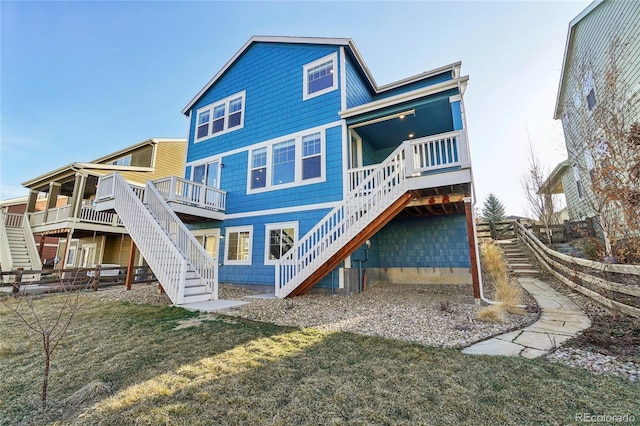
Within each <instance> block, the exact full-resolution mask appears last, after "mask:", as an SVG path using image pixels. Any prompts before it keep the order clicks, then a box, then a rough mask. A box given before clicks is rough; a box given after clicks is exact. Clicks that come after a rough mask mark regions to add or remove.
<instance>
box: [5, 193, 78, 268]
mask: <svg viewBox="0 0 640 426" xmlns="http://www.w3.org/2000/svg"><path fill="white" fill-rule="evenodd" d="M42 195H44V194H42ZM66 203H67V200H66V197H60V199H59V200H58V205H57V206H56V207H61V206H63V205H65V204H66ZM45 208H46V198H44V197H41V198H39V199H38V200H37V201H36V206H35V211H42V210H44V209H45ZM0 210H2V212H3V214H4V225H5V226H22V221H23V219H24V214H25V212H26V211H27V197H20V198H13V199H9V200H4V201H0ZM35 245H36V247H37V251H38V257H39V258H40V262H41V263H42V264H43V265H44V266H52V262H53V259H54V258H55V256H56V254H57V250H58V238H57V237H51V236H39V235H38V236H35ZM0 264H1V261H0ZM9 269H11V268H9ZM37 269H39V268H37Z"/></svg>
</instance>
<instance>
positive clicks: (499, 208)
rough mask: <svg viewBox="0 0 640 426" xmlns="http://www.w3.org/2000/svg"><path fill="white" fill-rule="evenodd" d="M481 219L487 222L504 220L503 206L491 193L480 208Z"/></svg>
mask: <svg viewBox="0 0 640 426" xmlns="http://www.w3.org/2000/svg"><path fill="white" fill-rule="evenodd" d="M482 217H483V218H484V219H485V220H487V221H489V222H500V221H503V220H504V219H505V215H504V206H503V205H502V203H501V202H500V200H499V199H498V197H496V196H495V195H494V194H493V192H491V193H489V196H488V197H487V199H486V200H484V205H483V206H482Z"/></svg>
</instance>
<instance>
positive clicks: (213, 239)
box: [191, 228, 221, 261]
mask: <svg viewBox="0 0 640 426" xmlns="http://www.w3.org/2000/svg"><path fill="white" fill-rule="evenodd" d="M191 232H192V233H193V236H194V237H195V238H196V240H198V242H199V243H200V244H202V247H204V249H205V250H206V251H207V253H208V254H209V256H211V258H212V259H214V260H216V261H217V259H218V251H219V248H220V241H221V238H220V229H218V228H212V229H197V230H193V231H191Z"/></svg>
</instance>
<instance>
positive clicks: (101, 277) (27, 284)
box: [0, 265, 157, 293]
mask: <svg viewBox="0 0 640 426" xmlns="http://www.w3.org/2000/svg"><path fill="white" fill-rule="evenodd" d="M134 269H135V270H134V271H132V274H131V275H130V276H129V281H127V267H125V266H109V267H102V266H101V265H96V267H94V268H70V269H43V270H24V269H22V268H18V269H16V270H12V271H0V287H12V288H11V293H19V292H23V293H24V292H28V293H55V292H59V291H66V290H71V289H92V290H97V289H98V288H102V287H111V286H118V285H126V286H127V288H130V285H131V283H148V284H150V283H152V282H156V281H157V280H156V277H155V276H154V275H153V272H152V271H151V269H150V268H149V267H147V266H143V267H136V268H134ZM29 277H39V279H37V280H34V279H29Z"/></svg>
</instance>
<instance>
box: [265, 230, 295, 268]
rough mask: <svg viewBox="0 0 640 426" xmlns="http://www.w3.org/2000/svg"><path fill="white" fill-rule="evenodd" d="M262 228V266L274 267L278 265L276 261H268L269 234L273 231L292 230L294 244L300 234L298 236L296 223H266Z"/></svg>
mask: <svg viewBox="0 0 640 426" xmlns="http://www.w3.org/2000/svg"><path fill="white" fill-rule="evenodd" d="M264 227H265V232H264V264H265V265H275V264H277V263H278V259H269V248H270V247H269V246H270V244H269V233H270V232H271V231H272V230H274V229H283V228H293V232H294V244H295V243H296V242H298V239H299V238H300V234H298V222H277V223H267V224H266V225H265V226H264Z"/></svg>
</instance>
